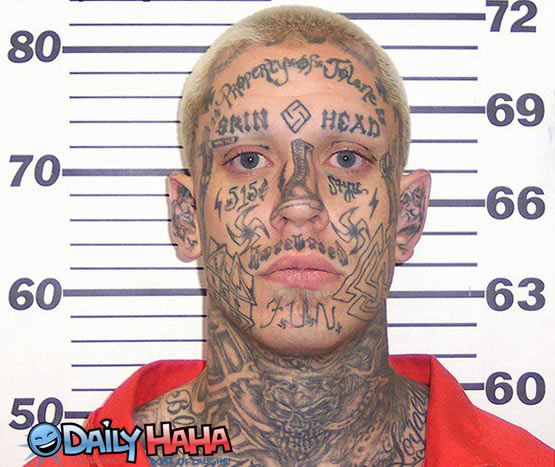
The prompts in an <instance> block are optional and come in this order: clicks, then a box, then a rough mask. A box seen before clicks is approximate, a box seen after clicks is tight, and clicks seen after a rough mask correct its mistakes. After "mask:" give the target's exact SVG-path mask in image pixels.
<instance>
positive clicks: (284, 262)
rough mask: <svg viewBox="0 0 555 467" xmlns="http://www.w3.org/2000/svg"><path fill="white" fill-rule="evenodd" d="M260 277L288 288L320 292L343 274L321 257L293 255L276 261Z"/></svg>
mask: <svg viewBox="0 0 555 467" xmlns="http://www.w3.org/2000/svg"><path fill="white" fill-rule="evenodd" d="M260 276H261V277H263V278H264V279H267V280H269V281H272V282H277V283H280V284H282V285H285V286H286V287H295V288H301V289H308V290H319V289H321V288H322V287H324V286H325V285H327V284H329V283H331V282H334V281H336V280H337V279H338V278H340V277H341V276H342V273H341V272H340V271H338V270H337V269H336V268H335V267H334V266H333V265H332V264H331V263H330V262H328V261H327V260H325V259H324V258H322V257H320V256H312V255H310V256H298V255H294V256H293V255H291V256H284V257H282V258H279V259H278V260H276V261H274V262H273V263H272V264H270V266H269V267H268V269H266V270H265V271H264V272H262V273H261V274H260Z"/></svg>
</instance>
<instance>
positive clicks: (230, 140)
mask: <svg viewBox="0 0 555 467" xmlns="http://www.w3.org/2000/svg"><path fill="white" fill-rule="evenodd" d="M238 139H239V137H238V136H224V137H223V138H216V139H213V140H212V141H210V144H211V145H212V147H213V148H219V147H222V146H229V145H230V144H235V143H236V142H237V140H238Z"/></svg>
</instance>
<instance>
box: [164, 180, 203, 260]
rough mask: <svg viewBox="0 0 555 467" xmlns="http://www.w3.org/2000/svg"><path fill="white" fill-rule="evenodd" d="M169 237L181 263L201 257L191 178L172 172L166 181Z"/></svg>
mask: <svg viewBox="0 0 555 467" xmlns="http://www.w3.org/2000/svg"><path fill="white" fill-rule="evenodd" d="M167 181H168V186H167V188H168V193H169V210H170V218H171V224H170V236H171V238H172V241H173V242H175V243H176V244H177V256H178V257H179V259H181V260H182V261H186V262H187V261H193V260H195V259H197V258H199V257H200V256H201V255H202V248H201V245H200V235H199V229H198V218H197V204H196V201H195V198H194V195H193V193H194V186H193V178H192V177H190V176H188V175H185V174H183V173H180V172H173V173H172V174H170V175H169V177H168V179H167Z"/></svg>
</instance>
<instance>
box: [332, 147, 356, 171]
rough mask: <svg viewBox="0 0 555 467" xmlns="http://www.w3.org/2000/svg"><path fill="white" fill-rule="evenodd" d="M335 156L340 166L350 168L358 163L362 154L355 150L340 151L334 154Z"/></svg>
mask: <svg viewBox="0 0 555 467" xmlns="http://www.w3.org/2000/svg"><path fill="white" fill-rule="evenodd" d="M334 158H335V161H336V162H337V164H338V165H339V167H342V168H344V169H349V168H351V167H352V166H353V165H355V164H356V162H357V159H359V158H360V156H359V155H358V154H357V153H356V152H353V151H339V152H338V153H337V154H335V155H334Z"/></svg>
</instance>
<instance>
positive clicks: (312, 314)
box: [260, 297, 343, 334]
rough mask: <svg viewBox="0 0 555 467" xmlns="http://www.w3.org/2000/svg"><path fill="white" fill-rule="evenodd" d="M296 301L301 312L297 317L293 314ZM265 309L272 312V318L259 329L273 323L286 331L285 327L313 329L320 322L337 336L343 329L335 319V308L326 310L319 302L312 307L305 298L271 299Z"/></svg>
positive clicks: (296, 314)
mask: <svg viewBox="0 0 555 467" xmlns="http://www.w3.org/2000/svg"><path fill="white" fill-rule="evenodd" d="M297 301H300V302H301V303H299V304H298V305H300V307H301V310H302V313H301V315H300V316H298V313H294V310H295V304H296V303H297ZM266 309H269V310H270V311H271V312H272V316H271V317H270V319H269V320H268V321H266V322H265V323H263V324H261V326H260V327H261V328H267V327H268V326H270V325H271V324H272V323H274V322H275V323H276V325H277V326H278V327H280V328H282V329H286V328H287V327H293V328H304V327H315V326H318V324H320V320H324V323H325V326H326V328H327V329H328V330H335V332H337V333H338V334H339V333H340V332H341V330H342V329H343V326H341V323H340V322H339V319H336V317H335V306H333V305H331V307H329V308H326V306H325V305H324V304H323V303H320V302H317V303H316V304H315V305H314V306H313V305H312V304H310V303H309V301H308V300H307V299H306V298H305V297H302V298H294V299H293V300H290V301H285V300H282V299H281V298H278V299H272V300H271V301H270V302H268V304H267V305H266Z"/></svg>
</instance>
